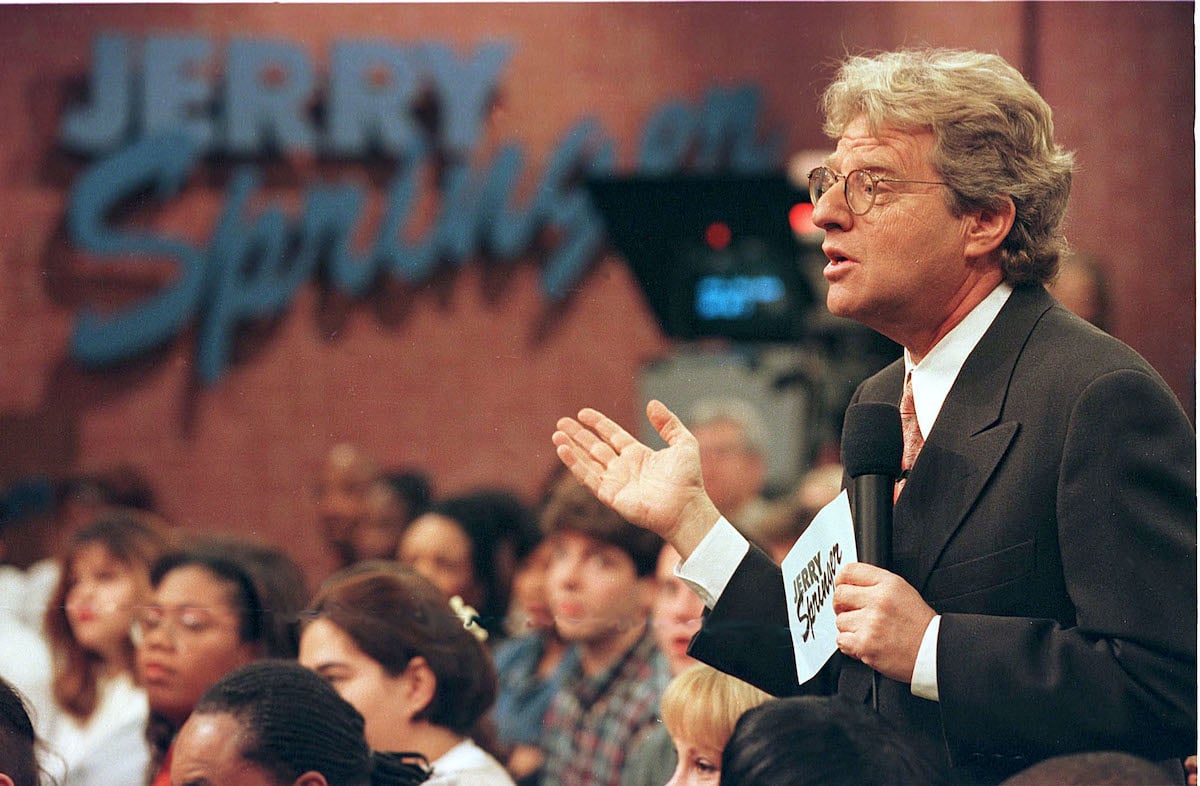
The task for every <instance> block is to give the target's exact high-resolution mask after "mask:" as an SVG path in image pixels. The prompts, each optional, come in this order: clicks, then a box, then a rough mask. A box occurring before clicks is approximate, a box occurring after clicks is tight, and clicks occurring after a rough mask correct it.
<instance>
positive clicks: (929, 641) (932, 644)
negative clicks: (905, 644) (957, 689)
mask: <svg viewBox="0 0 1200 786" xmlns="http://www.w3.org/2000/svg"><path fill="white" fill-rule="evenodd" d="M941 626H942V615H940V614H938V615H937V616H935V617H934V618H933V619H931V620H930V621H929V627H927V628H926V629H925V635H924V637H922V638H921V648H920V649H919V650H917V662H916V664H915V665H914V666H913V676H912V685H911V686H910V689H911V690H912V694H913V695H914V696H916V697H917V698H921V699H929V700H930V701H938V684H937V639H938V630H940V629H941Z"/></svg>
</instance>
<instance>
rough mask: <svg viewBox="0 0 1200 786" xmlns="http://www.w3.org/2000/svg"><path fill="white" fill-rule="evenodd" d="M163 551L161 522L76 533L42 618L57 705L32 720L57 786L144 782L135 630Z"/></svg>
mask: <svg viewBox="0 0 1200 786" xmlns="http://www.w3.org/2000/svg"><path fill="white" fill-rule="evenodd" d="M165 549H166V539H165V536H164V532H163V528H162V527H161V526H160V524H159V522H158V521H157V520H155V519H151V518H150V517H148V516H147V515H145V514H141V513H138V512H132V511H131V512H123V511H115V512H112V513H106V514H102V515H101V516H100V517H99V518H97V519H96V520H95V521H94V522H93V523H92V524H90V525H88V526H86V527H84V528H83V529H81V530H80V531H79V532H77V533H76V534H75V535H74V536H73V537H72V538H71V540H70V542H69V544H68V545H67V548H66V551H65V553H64V554H63V555H62V557H61V570H60V579H59V582H58V585H57V586H56V588H55V590H54V594H53V595H52V597H51V601H50V604H49V606H48V608H47V610H46V618H45V630H46V635H47V639H48V641H49V644H50V651H51V655H52V681H51V684H50V689H51V690H50V693H51V695H52V696H53V702H51V703H49V704H47V705H43V706H40V707H38V712H37V716H36V717H37V721H38V736H39V737H40V738H41V739H42V740H43V741H44V742H45V744H46V755H45V757H44V762H45V766H46V768H47V771H48V773H49V774H50V775H51V777H52V778H53V780H54V782H55V783H58V784H61V786H127V785H128V784H130V783H137V782H140V781H141V780H142V779H143V778H144V776H145V772H146V766H147V763H148V762H149V758H150V753H149V750H148V748H147V746H146V740H145V736H144V731H145V727H146V718H147V705H146V694H145V692H144V691H143V689H142V688H141V686H139V685H138V684H137V680H136V679H135V675H134V649H133V641H132V640H131V638H130V623H131V622H132V620H133V615H134V612H135V610H136V609H137V608H138V607H139V606H141V605H142V604H144V603H146V602H147V601H148V600H149V598H150V566H151V564H153V562H154V561H155V560H156V559H158V557H159V556H160V555H161V554H162V553H163V551H165Z"/></svg>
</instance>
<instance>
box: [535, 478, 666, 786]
mask: <svg viewBox="0 0 1200 786" xmlns="http://www.w3.org/2000/svg"><path fill="white" fill-rule="evenodd" d="M542 528H543V529H544V531H545V532H546V536H547V538H548V540H549V542H550V552H551V556H550V566H549V577H548V586H549V596H550V606H551V610H552V613H553V615H554V620H555V626H556V627H557V629H558V632H559V634H560V635H561V636H562V637H563V639H565V640H566V641H567V642H570V643H572V644H573V645H574V646H575V647H576V650H577V654H578V657H579V660H578V664H577V665H576V666H575V668H574V669H573V671H572V673H570V674H568V675H567V677H566V680H565V681H564V683H563V687H562V690H560V691H559V693H558V695H557V696H555V698H554V701H553V702H552V703H551V705H550V709H549V711H548V712H547V713H546V717H545V720H544V723H543V733H542V748H543V749H544V750H545V751H546V763H545V767H544V768H543V771H542V778H541V784H542V786H618V784H619V783H620V780H621V770H622V768H623V767H624V765H625V759H626V756H627V754H628V752H629V751H630V750H632V749H633V747H634V746H635V744H636V743H638V742H639V741H640V740H641V738H642V737H643V736H644V735H646V734H647V733H649V732H650V730H652V729H653V728H654V727H655V715H656V712H657V709H658V700H659V697H660V696H661V694H662V690H663V688H664V687H665V686H666V683H667V681H668V679H669V672H668V668H667V663H666V659H665V658H664V657H663V654H662V652H661V651H660V650H659V649H658V647H657V645H656V643H655V641H654V637H653V635H652V634H651V632H650V626H649V624H648V620H649V614H650V607H651V604H652V602H653V598H654V591H655V579H654V569H655V565H656V563H657V561H658V556H659V551H660V549H661V547H662V541H661V540H660V539H659V538H658V536H656V535H653V534H651V533H649V532H648V531H647V530H643V529H639V528H638V527H635V526H633V525H632V524H629V523H628V522H627V521H625V520H624V519H622V518H621V517H619V516H618V515H617V514H616V513H614V512H612V510H611V509H609V508H607V507H606V506H604V505H603V504H602V503H600V502H599V501H598V500H596V498H595V497H594V496H592V495H591V493H590V492H588V491H587V489H585V488H583V487H582V486H580V485H579V484H578V483H577V482H576V481H575V480H574V479H573V478H571V477H569V476H568V477H566V478H564V479H563V481H561V482H560V483H559V484H558V485H557V486H556V487H555V489H554V491H553V493H552V494H551V497H550V500H549V501H548V503H547V505H546V507H545V509H544V513H543V517H542ZM648 535H649V537H647V536H648Z"/></svg>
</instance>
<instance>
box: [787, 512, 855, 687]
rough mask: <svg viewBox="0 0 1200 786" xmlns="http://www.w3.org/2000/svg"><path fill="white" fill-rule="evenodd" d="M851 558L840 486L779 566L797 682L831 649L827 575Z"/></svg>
mask: <svg viewBox="0 0 1200 786" xmlns="http://www.w3.org/2000/svg"><path fill="white" fill-rule="evenodd" d="M857 561H858V548H857V546H856V545H855V542H854V521H853V519H852V518H851V516H850V498H849V497H848V496H847V495H846V492H845V490H843V491H842V493H841V494H839V495H838V497H837V499H835V500H834V501H833V502H830V503H829V504H828V505H826V506H825V507H824V508H822V509H821V512H820V513H818V514H817V515H816V517H815V518H814V519H813V520H812V523H811V524H809V525H808V528H807V529H806V530H804V534H803V535H801V536H800V539H799V540H797V541H796V545H795V546H793V547H792V550H791V551H789V552H788V555H787V557H785V558H784V560H783V564H782V566H781V567H782V568H783V585H784V591H785V592H786V593H787V601H788V626H789V627H790V628H791V630H792V649H793V650H795V653H796V677H797V678H798V679H799V680H800V683H801V684H803V683H805V682H807V681H808V680H810V679H812V678H813V676H814V675H816V673H817V672H818V671H820V670H821V667H822V666H824V665H825V663H826V661H828V660H829V658H830V657H831V656H832V655H833V653H834V652H836V651H837V633H838V631H837V615H836V614H834V613H833V577H834V576H835V575H837V572H838V571H839V570H840V569H841V567H842V566H843V565H847V564H849V563H851V562H857Z"/></svg>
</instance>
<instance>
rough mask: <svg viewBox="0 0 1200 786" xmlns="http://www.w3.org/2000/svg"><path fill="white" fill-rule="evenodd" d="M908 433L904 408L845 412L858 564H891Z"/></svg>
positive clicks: (874, 688)
mask: <svg viewBox="0 0 1200 786" xmlns="http://www.w3.org/2000/svg"><path fill="white" fill-rule="evenodd" d="M903 453H904V434H903V431H902V430H901V428H900V409H899V408H898V407H896V406H894V405H892V404H882V403H875V402H860V403H858V404H851V405H850V407H848V408H847V409H846V419H845V422H844V423H843V425H842V468H843V469H845V470H846V474H847V475H849V476H850V495H851V496H850V500H851V510H852V511H853V514H854V538H855V540H857V541H858V561H859V562H866V563H869V564H871V565H876V566H878V567H880V568H884V569H885V570H886V569H889V568H891V563H892V501H893V498H894V496H895V489H896V478H897V477H899V475H900V458H901V456H902V455H903ZM871 707H872V708H873V709H874V710H875V711H876V712H878V711H879V672H877V671H872V672H871Z"/></svg>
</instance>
